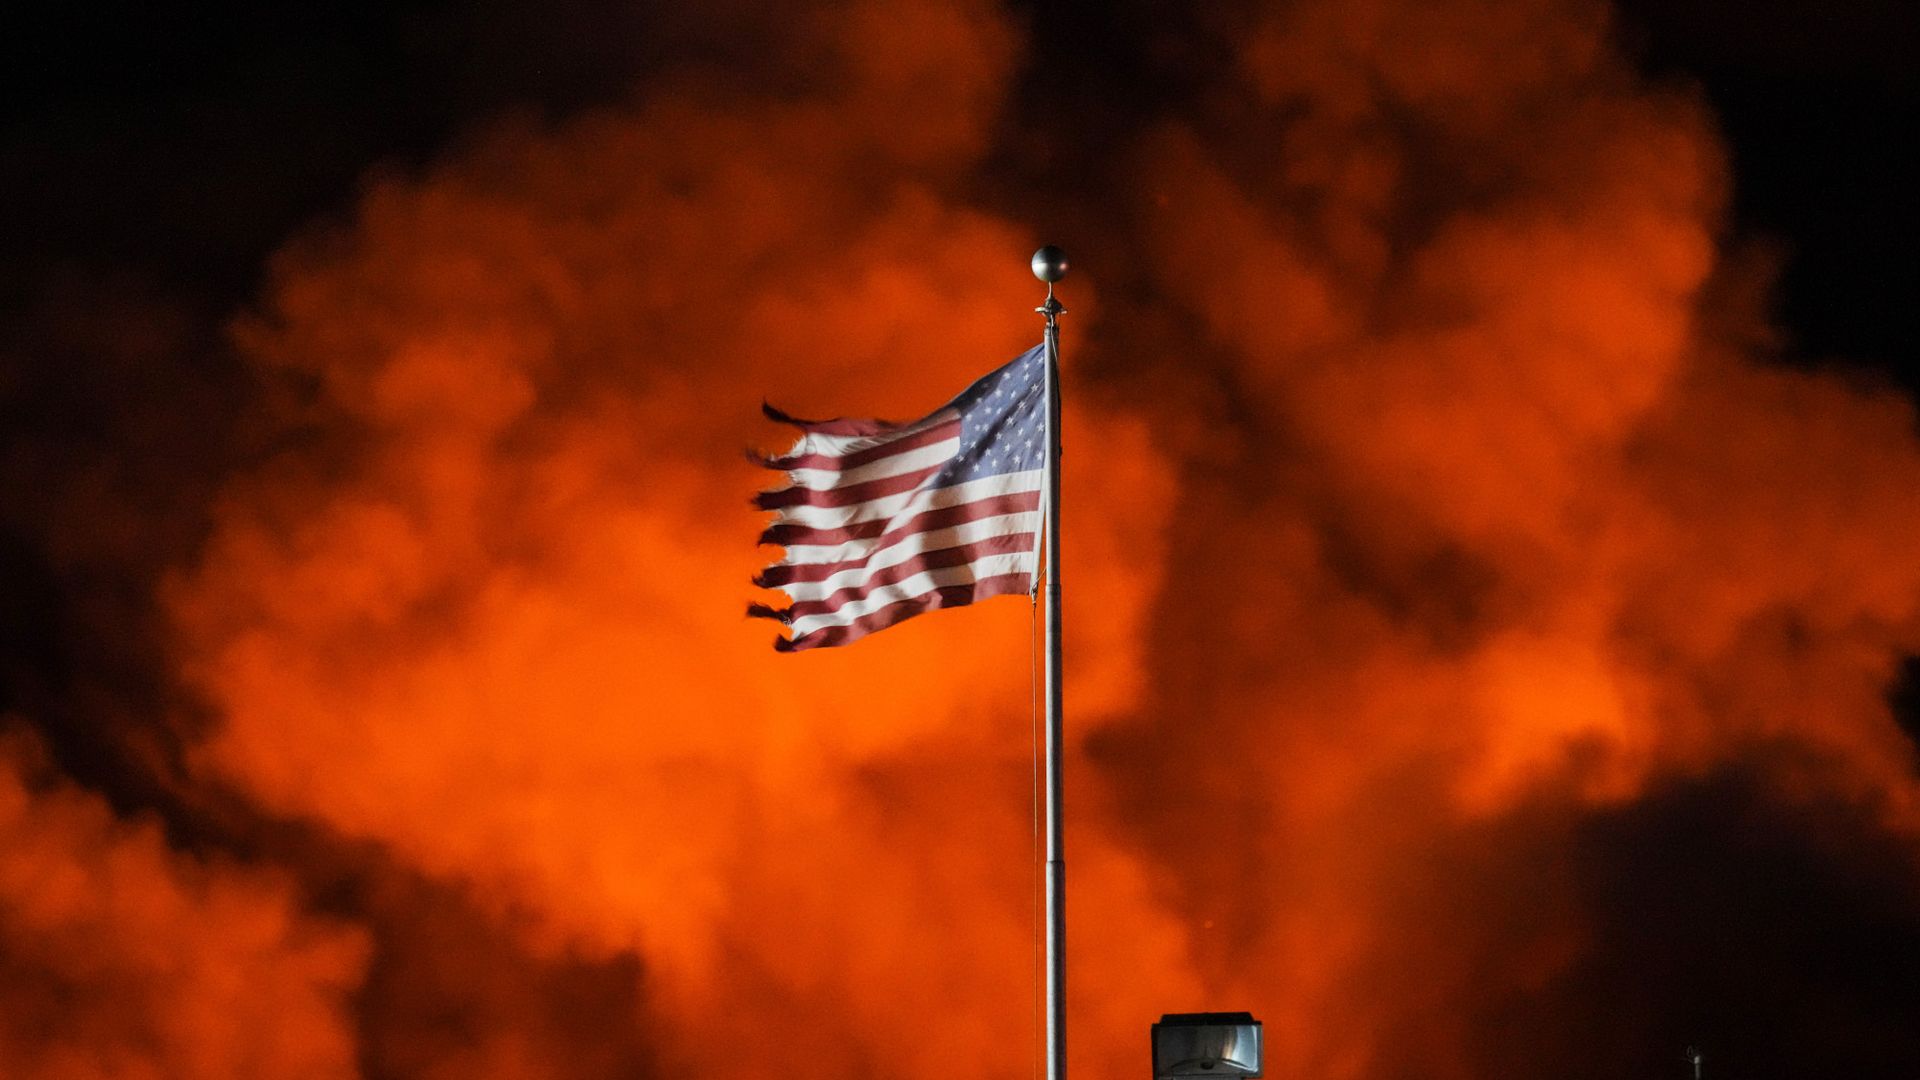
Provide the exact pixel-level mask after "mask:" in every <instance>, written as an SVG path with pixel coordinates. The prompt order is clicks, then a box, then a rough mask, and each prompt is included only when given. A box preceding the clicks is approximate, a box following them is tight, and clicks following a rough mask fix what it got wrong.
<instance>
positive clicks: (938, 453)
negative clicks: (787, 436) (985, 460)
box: [787, 424, 960, 491]
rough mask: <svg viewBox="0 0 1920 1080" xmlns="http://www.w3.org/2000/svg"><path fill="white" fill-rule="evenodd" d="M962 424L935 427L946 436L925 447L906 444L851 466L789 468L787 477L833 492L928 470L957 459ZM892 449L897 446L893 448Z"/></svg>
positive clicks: (795, 481) (807, 485) (937, 433)
mask: <svg viewBox="0 0 1920 1080" xmlns="http://www.w3.org/2000/svg"><path fill="white" fill-rule="evenodd" d="M959 428H960V425H959V424H955V425H953V430H951V431H945V432H943V431H942V429H938V428H936V429H934V430H933V431H930V432H928V433H927V434H928V435H929V436H934V435H942V434H944V435H945V437H944V438H939V439H935V440H934V441H932V442H930V443H928V444H926V445H924V446H913V447H902V448H900V452H899V453H895V454H882V455H879V456H869V457H868V459H867V460H866V461H864V462H862V463H861V464H859V465H856V466H853V467H851V468H847V469H788V470H787V479H788V480H791V481H792V482H793V483H794V484H796V485H797V486H799V487H803V488H812V489H813V490H815V491H830V490H832V489H834V488H839V487H845V486H847V485H849V484H860V483H865V482H866V481H868V480H878V479H880V478H881V477H886V476H898V475H900V474H901V473H907V472H913V471H914V470H916V469H924V468H926V467H928V466H929V465H944V464H946V463H947V462H949V461H951V460H953V455H954V453H955V452H956V451H958V450H959V449H960V434H959ZM888 449H893V448H892V447H889V448H888Z"/></svg>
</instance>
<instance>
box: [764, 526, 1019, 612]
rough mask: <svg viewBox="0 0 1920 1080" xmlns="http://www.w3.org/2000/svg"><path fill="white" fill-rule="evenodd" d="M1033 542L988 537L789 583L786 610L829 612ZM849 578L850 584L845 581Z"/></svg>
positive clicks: (1012, 552) (1014, 537) (1014, 535)
mask: <svg viewBox="0 0 1920 1080" xmlns="http://www.w3.org/2000/svg"><path fill="white" fill-rule="evenodd" d="M1033 541H1034V534H1033V533H1032V532H1023V533H1006V534H1003V535H1000V536H988V537H983V538H981V539H979V540H976V541H974V542H973V543H971V544H962V545H959V546H957V547H942V548H935V549H933V550H930V551H922V552H916V553H914V554H913V555H911V556H909V557H907V558H904V559H902V560H900V561H899V562H896V563H893V564H891V565H889V566H883V567H879V568H877V569H873V570H864V569H863V570H856V571H853V572H852V574H851V575H844V574H843V575H840V578H841V579H842V580H841V581H840V582H824V583H821V584H813V585H794V586H790V587H788V588H787V589H785V590H783V591H784V592H785V593H786V594H787V595H788V596H791V597H792V598H793V604H792V605H791V606H789V607H788V608H787V611H788V612H789V613H790V614H791V616H792V617H793V618H795V619H799V618H803V617H806V616H812V615H825V614H829V613H831V612H835V611H838V610H840V609H841V608H842V607H845V606H846V605H848V604H851V603H854V602H856V601H861V600H865V599H867V598H868V597H869V596H871V595H872V594H874V593H875V592H876V591H877V590H879V589H883V588H886V587H889V586H892V585H897V584H900V583H902V582H907V581H910V580H912V579H913V578H914V577H915V576H916V575H918V574H923V573H930V572H932V571H935V570H947V569H951V568H953V567H956V566H971V565H972V564H974V563H975V562H979V561H981V560H984V559H986V558H988V557H989V556H997V555H1021V554H1028V553H1030V552H1032V551H1033ZM848 581H851V582H853V583H851V584H848V583H846V582H848Z"/></svg>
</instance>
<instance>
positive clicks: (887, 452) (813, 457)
mask: <svg viewBox="0 0 1920 1080" xmlns="http://www.w3.org/2000/svg"><path fill="white" fill-rule="evenodd" d="M959 433H960V419H959V417H955V418H954V419H952V420H948V421H945V422H943V423H940V424H936V425H934V426H933V427H930V428H925V429H922V430H920V431H913V432H908V433H907V434H905V435H902V436H900V437H899V438H898V439H894V440H892V441H891V442H884V443H881V444H880V445H879V446H869V447H867V448H866V449H864V450H856V451H854V452H853V453H851V454H796V455H794V456H792V457H782V458H764V459H762V460H761V462H760V463H761V464H762V465H765V466H766V467H767V468H769V469H783V470H784V469H824V470H828V471H833V470H840V471H845V470H847V469H857V468H859V467H860V466H862V465H870V464H872V463H873V462H876V461H879V460H880V459H882V458H889V457H892V456H893V455H895V454H904V453H906V452H907V451H909V450H918V449H920V448H921V447H923V446H932V445H933V444H934V443H937V442H945V441H946V440H948V439H951V438H953V437H954V436H956V435H958V434H959Z"/></svg>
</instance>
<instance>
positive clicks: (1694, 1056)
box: [1687, 1046, 1707, 1080]
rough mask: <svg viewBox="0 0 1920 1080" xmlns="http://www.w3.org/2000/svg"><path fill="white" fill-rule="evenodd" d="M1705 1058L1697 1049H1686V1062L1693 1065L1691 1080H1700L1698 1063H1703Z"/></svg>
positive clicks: (1695, 1047) (1690, 1047) (1693, 1047)
mask: <svg viewBox="0 0 1920 1080" xmlns="http://www.w3.org/2000/svg"><path fill="white" fill-rule="evenodd" d="M1706 1057H1707V1055H1705V1054H1703V1053H1701V1052H1700V1048H1699V1047H1697V1046H1689V1047H1687V1061H1688V1062H1689V1063H1691V1064H1692V1065H1693V1080H1700V1063H1701V1062H1702V1061H1705V1060H1706Z"/></svg>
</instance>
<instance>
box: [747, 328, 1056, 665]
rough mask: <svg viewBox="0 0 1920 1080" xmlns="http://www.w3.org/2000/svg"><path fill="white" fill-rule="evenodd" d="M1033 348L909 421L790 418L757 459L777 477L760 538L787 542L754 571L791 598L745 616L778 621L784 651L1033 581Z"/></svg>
mask: <svg viewBox="0 0 1920 1080" xmlns="http://www.w3.org/2000/svg"><path fill="white" fill-rule="evenodd" d="M1045 395H1046V355H1045V347H1044V346H1035V347H1034V348H1032V349H1030V350H1028V351H1027V352H1025V353H1022V354H1021V355H1019V356H1018V357H1015V358H1014V359H1013V360H1012V361H1011V362H1009V363H1007V364H1006V365H1004V366H1002V367H1000V368H999V369H997V370H995V371H993V372H991V373H989V374H988V375H986V376H984V377H982V378H981V379H979V380H978V381H976V382H975V383H974V384H973V385H972V386H969V387H968V388H967V389H966V390H964V391H962V392H961V393H960V395H959V396H957V397H955V398H954V399H953V400H952V401H950V402H948V403H947V404H946V405H944V406H942V407H941V408H940V409H937V410H935V411H934V412H933V413H931V414H930V415H928V416H926V417H923V418H921V419H920V420H916V421H914V422H912V423H908V424H891V423H887V422H885V421H879V420H862V419H839V420H800V419H796V418H794V417H791V416H788V415H787V414H785V413H783V412H780V411H779V410H777V409H774V408H772V407H770V406H769V407H766V410H765V411H766V414H767V416H768V417H769V418H771V419H774V420H778V421H781V422H783V423H787V424H792V425H793V426H795V427H797V428H799V429H800V432H801V435H800V439H799V441H798V442H796V443H795V444H794V445H793V448H792V449H791V450H789V451H788V452H787V453H786V454H784V455H782V456H780V457H776V458H762V459H760V461H761V464H763V465H765V466H767V467H768V468H771V469H775V470H779V471H782V472H784V473H786V476H787V481H788V483H787V486H785V487H782V488H777V489H774V490H771V491H764V492H761V493H760V494H759V495H758V496H756V497H755V499H754V505H756V506H758V507H760V508H761V509H763V510H771V511H773V512H774V515H775V516H774V519H773V521H772V523H771V524H770V525H768V527H767V528H766V530H765V531H764V532H763V533H761V535H760V542H761V543H762V544H771V545H779V546H783V547H785V548H786V554H785V556H784V557H783V558H781V559H780V560H779V561H778V562H775V563H774V564H772V565H771V566H768V567H767V568H766V569H765V570H763V571H761V572H760V574H758V575H757V576H756V577H755V578H754V584H756V585H759V586H761V587H762V588H767V589H774V590H778V591H780V592H782V593H785V594H786V596H787V599H788V605H787V606H786V607H784V608H773V607H770V606H768V605H765V604H754V605H751V606H750V607H749V608H748V614H750V615H753V616H756V617H760V618H769V619H774V620H776V621H779V622H782V623H785V624H786V625H787V626H788V627H789V628H790V630H791V633H792V636H791V637H789V638H780V639H777V640H776V641H775V642H774V647H775V648H777V649H779V650H780V651H782V652H792V651H797V650H802V649H814V648H823V647H829V646H835V645H845V644H847V643H849V642H852V641H856V640H858V639H860V638H862V637H865V636H866V635H868V634H871V633H874V632H876V631H879V630H883V629H885V628H887V627H889V626H893V625H895V624H896V623H899V622H902V621H904V620H906V619H909V618H912V617H913V616H915V615H919V614H921V613H923V612H927V611H933V610H937V609H939V608H946V607H959V606H962V605H965V604H971V603H974V602H976V601H979V600H984V599H987V598H988V597H992V596H1001V595H1006V594H1015V593H1017V594H1025V593H1029V592H1031V591H1032V589H1033V582H1034V576H1035V574H1036V572H1037V567H1036V562H1037V560H1036V551H1037V549H1038V547H1039V544H1038V538H1039V533H1040V529H1041V506H1042V503H1043V497H1044V491H1043V489H1044V485H1045V474H1044V467H1045V462H1046V452H1047V415H1046V396H1045Z"/></svg>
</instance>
